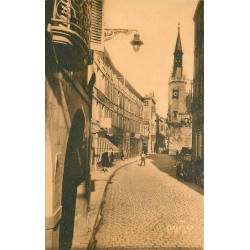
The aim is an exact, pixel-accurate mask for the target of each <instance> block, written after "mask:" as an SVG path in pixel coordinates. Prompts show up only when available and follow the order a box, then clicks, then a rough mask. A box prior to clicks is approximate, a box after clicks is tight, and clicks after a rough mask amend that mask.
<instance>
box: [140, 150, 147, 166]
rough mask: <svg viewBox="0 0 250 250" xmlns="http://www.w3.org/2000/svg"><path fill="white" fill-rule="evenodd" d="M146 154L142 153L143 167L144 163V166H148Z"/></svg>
mask: <svg viewBox="0 0 250 250" xmlns="http://www.w3.org/2000/svg"><path fill="white" fill-rule="evenodd" d="M145 158H146V154H145V153H144V152H142V153H141V166H142V163H143V165H144V166H146V159H145Z"/></svg>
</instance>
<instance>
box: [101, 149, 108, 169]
mask: <svg viewBox="0 0 250 250" xmlns="http://www.w3.org/2000/svg"><path fill="white" fill-rule="evenodd" d="M101 162H102V167H103V169H102V170H103V172H108V169H107V167H108V165H109V156H108V152H105V153H103V154H102V159H101Z"/></svg>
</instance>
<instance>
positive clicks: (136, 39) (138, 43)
mask: <svg viewBox="0 0 250 250" xmlns="http://www.w3.org/2000/svg"><path fill="white" fill-rule="evenodd" d="M130 44H131V45H132V46H133V50H134V51H135V52H138V51H139V49H140V46H141V45H143V41H142V40H141V39H140V35H139V34H138V33H136V34H134V39H133V40H132V41H131V42H130Z"/></svg>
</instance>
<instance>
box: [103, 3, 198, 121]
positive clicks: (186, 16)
mask: <svg viewBox="0 0 250 250" xmlns="http://www.w3.org/2000/svg"><path fill="white" fill-rule="evenodd" d="M197 3H198V1H197V0H126V1H124V0H105V2H104V28H107V29H110V28H118V29H138V31H139V34H140V38H141V40H142V41H143V42H144V45H142V46H141V48H140V50H139V52H137V53H136V52H134V51H133V49H132V46H131V45H130V44H129V42H130V41H131V40H132V39H133V34H130V35H128V36H127V35H124V34H120V35H116V36H115V37H114V38H112V39H111V40H109V41H107V42H105V47H106V49H107V50H108V52H109V54H110V57H111V59H112V61H113V63H114V64H115V65H116V67H117V69H118V70H119V71H120V72H121V73H122V74H123V75H124V77H125V78H126V79H127V80H128V81H129V82H130V83H131V84H132V85H133V87H134V88H135V89H136V90H137V91H138V92H139V93H140V94H141V95H142V96H144V95H145V94H148V93H150V92H152V91H154V95H155V98H156V111H157V113H158V114H159V115H161V116H163V117H166V114H167V105H168V80H169V77H170V74H171V71H172V67H173V60H174V58H173V52H174V48H175V43H176V38H177V33H178V22H179V23H180V35H181V42H182V49H183V52H184V55H183V71H184V74H185V76H186V78H187V79H189V80H192V78H193V57H194V55H193V51H194V48H193V46H194V22H193V15H194V12H195V8H196V5H197ZM189 86H190V83H188V84H187V87H188V88H189Z"/></svg>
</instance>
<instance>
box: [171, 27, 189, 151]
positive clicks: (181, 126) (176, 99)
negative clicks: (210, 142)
mask: <svg viewBox="0 0 250 250" xmlns="http://www.w3.org/2000/svg"><path fill="white" fill-rule="evenodd" d="M183 54H184V53H183V51H182V46H181V35H180V24H178V34H177V39H176V44H175V50H174V63H173V71H172V74H171V77H170V79H169V83H168V124H169V129H170V138H169V151H170V153H171V152H172V153H173V154H175V152H176V151H177V150H178V151H179V152H180V150H181V148H182V147H191V145H192V140H191V136H192V130H191V115H190V113H189V112H188V110H187V94H186V84H187V81H186V78H185V76H184V74H183V60H182V58H183Z"/></svg>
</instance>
